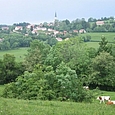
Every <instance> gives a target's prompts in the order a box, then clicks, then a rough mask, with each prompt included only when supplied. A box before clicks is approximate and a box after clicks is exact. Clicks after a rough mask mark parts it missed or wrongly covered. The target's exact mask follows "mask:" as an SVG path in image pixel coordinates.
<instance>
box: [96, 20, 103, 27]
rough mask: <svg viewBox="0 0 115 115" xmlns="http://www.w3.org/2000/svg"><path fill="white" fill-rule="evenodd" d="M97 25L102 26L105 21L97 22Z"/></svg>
mask: <svg viewBox="0 0 115 115" xmlns="http://www.w3.org/2000/svg"><path fill="white" fill-rule="evenodd" d="M96 25H100V26H102V25H104V21H97V22H96Z"/></svg>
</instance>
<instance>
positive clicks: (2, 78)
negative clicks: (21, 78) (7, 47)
mask: <svg viewBox="0 0 115 115" xmlns="http://www.w3.org/2000/svg"><path fill="white" fill-rule="evenodd" d="M0 63H1V66H0V73H1V75H0V84H6V83H9V82H12V81H15V79H16V78H17V76H18V75H21V74H22V73H23V71H24V70H25V69H24V66H23V65H22V63H17V62H15V57H14V55H10V54H5V55H4V57H3V61H1V62H0Z"/></svg>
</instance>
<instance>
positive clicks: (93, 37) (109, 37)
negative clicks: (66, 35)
mask: <svg viewBox="0 0 115 115" xmlns="http://www.w3.org/2000/svg"><path fill="white" fill-rule="evenodd" d="M86 35H90V36H91V40H92V41H93V40H95V41H101V37H102V36H104V37H105V38H106V39H107V40H108V41H109V42H115V39H114V38H115V33H114V32H111V33H110V32H98V33H96V32H95V33H85V34H79V36H86Z"/></svg>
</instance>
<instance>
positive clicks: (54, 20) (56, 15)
mask: <svg viewBox="0 0 115 115" xmlns="http://www.w3.org/2000/svg"><path fill="white" fill-rule="evenodd" d="M56 20H57V13H56V12H55V18H54V21H56Z"/></svg>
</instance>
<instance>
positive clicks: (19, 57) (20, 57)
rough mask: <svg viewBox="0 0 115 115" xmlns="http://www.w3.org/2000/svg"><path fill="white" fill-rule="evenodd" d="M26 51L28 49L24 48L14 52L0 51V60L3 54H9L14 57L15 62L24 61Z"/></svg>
mask: <svg viewBox="0 0 115 115" xmlns="http://www.w3.org/2000/svg"><path fill="white" fill-rule="evenodd" d="M28 49H29V48H28V47H25V48H19V49H15V50H7V51H0V59H3V55H5V54H11V55H14V56H15V59H16V61H18V62H20V61H22V60H24V57H25V54H27V50H28Z"/></svg>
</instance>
